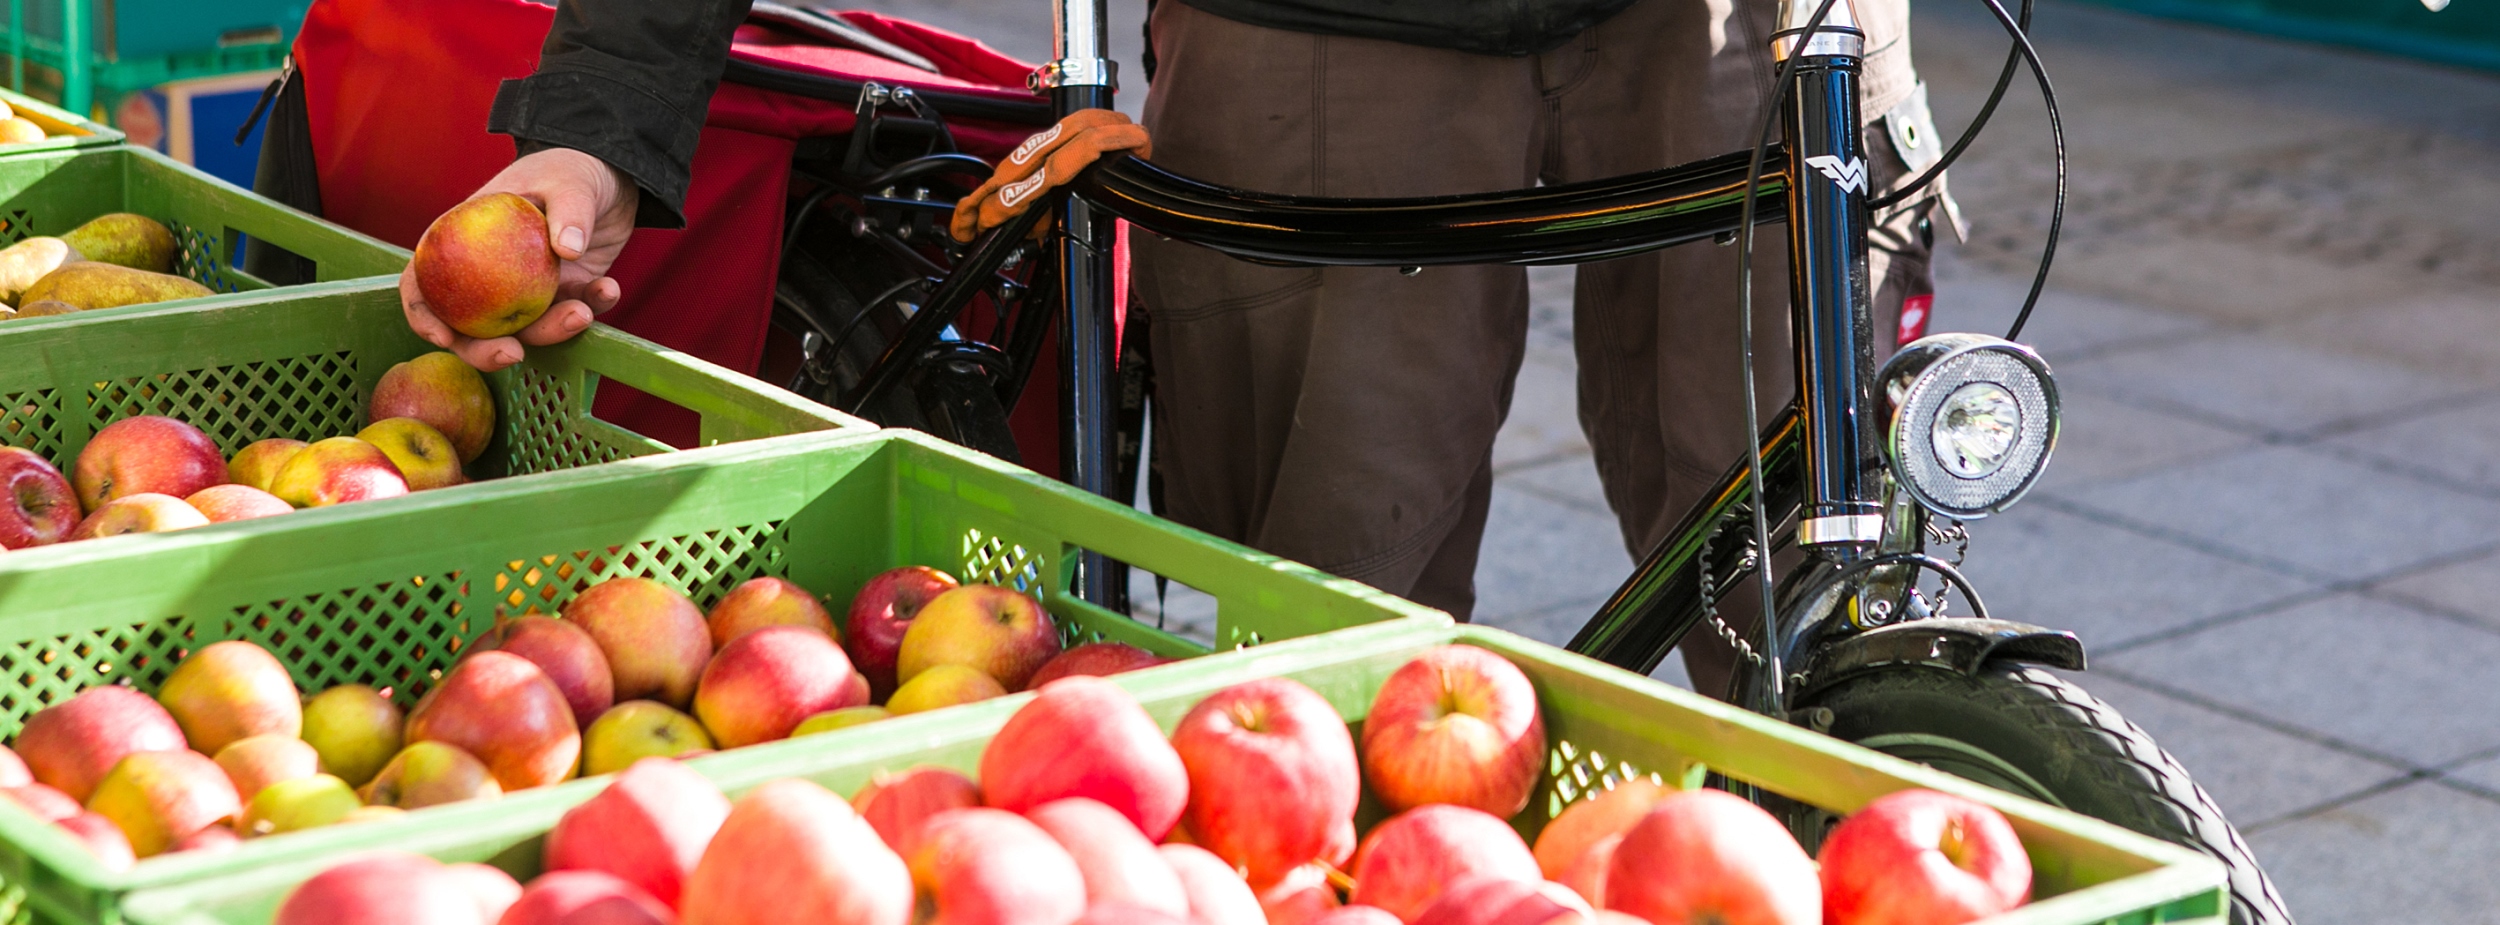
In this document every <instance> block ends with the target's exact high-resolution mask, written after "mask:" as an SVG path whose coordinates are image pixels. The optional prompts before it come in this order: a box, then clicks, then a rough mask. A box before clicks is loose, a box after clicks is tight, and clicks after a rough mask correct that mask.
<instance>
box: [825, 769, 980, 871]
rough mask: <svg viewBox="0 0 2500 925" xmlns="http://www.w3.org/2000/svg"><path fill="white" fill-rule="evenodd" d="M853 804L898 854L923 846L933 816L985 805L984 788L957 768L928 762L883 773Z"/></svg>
mask: <svg viewBox="0 0 2500 925" xmlns="http://www.w3.org/2000/svg"><path fill="white" fill-rule="evenodd" d="M851 805H852V806H855V807H858V809H859V815H860V817H861V818H863V819H866V820H868V825H869V827H870V828H873V829H876V830H877V837H879V838H883V839H885V843H886V844H888V845H892V846H894V851H895V853H897V854H903V855H908V854H911V853H912V851H913V850H914V849H917V848H918V847H920V831H921V829H922V828H923V827H924V826H926V825H927V824H928V822H929V819H930V818H931V817H934V816H936V815H937V814H939V813H943V812H946V811H948V810H954V809H969V808H971V807H975V806H979V805H981V788H980V786H979V785H977V784H974V783H973V782H972V778H969V777H965V776H963V774H962V772H959V771H956V770H955V769H953V768H946V767H939V766H937V765H933V764H924V765H919V766H916V767H913V768H911V769H909V770H906V771H904V772H902V773H900V774H884V773H879V774H878V775H877V776H876V777H874V778H872V779H870V780H869V781H868V786H866V787H862V788H860V791H859V793H857V794H854V795H853V796H852V797H851Z"/></svg>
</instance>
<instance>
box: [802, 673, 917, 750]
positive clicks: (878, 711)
mask: <svg viewBox="0 0 2500 925" xmlns="http://www.w3.org/2000/svg"><path fill="white" fill-rule="evenodd" d="M852 677H854V678H856V677H859V676H858V675H852ZM893 715H894V712H893V711H891V710H888V709H886V708H884V707H879V706H866V707H843V708H842V709H839V710H827V711H825V712H823V713H818V714H816V715H814V716H810V717H808V718H806V719H803V720H800V721H799V725H798V727H797V728H794V729H792V730H790V737H791V738H793V739H795V738H798V737H800V736H812V735H815V734H817V733H819V732H832V731H834V730H836V729H849V728H851V727H853V726H865V725H867V724H869V723H873V722H876V721H878V720H881V719H887V718H890V717H892V716H893Z"/></svg>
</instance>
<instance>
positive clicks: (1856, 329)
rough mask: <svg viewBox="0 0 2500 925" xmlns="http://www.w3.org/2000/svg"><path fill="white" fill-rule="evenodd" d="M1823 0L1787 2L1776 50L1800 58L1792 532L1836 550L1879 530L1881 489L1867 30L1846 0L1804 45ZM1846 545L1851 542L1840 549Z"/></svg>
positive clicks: (1791, 148) (1795, 120) (1793, 192)
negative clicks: (1800, 444)
mask: <svg viewBox="0 0 2500 925" xmlns="http://www.w3.org/2000/svg"><path fill="white" fill-rule="evenodd" d="M1817 5H1818V4H1816V3H1814V2H1811V0H1791V2H1789V3H1787V4H1784V6H1785V7H1786V14H1785V15H1784V16H1783V20H1788V21H1783V22H1782V23H1781V27H1782V31H1781V32H1779V33H1776V34H1775V37H1774V38H1773V40H1772V41H1773V42H1774V50H1775V51H1776V53H1777V55H1778V57H1779V58H1780V59H1781V60H1783V61H1786V60H1788V59H1790V58H1792V57H1793V58H1795V59H1796V64H1795V66H1796V77H1795V83H1794V84H1792V85H1791V86H1790V88H1789V92H1788V100H1787V104H1786V105H1787V110H1786V112H1785V113H1784V115H1785V116H1786V117H1787V119H1786V128H1787V135H1788V175H1789V176H1790V177H1791V178H1793V179H1792V185H1791V186H1790V187H1789V189H1790V194H1789V199H1788V234H1789V256H1790V261H1791V275H1790V280H1791V284H1790V285H1791V291H1790V294H1789V299H1790V301H1789V310H1790V312H1791V313H1792V319H1793V325H1794V331H1795V337H1796V350H1797V394H1798V396H1799V397H1800V402H1799V410H1800V412H1801V413H1802V414H1803V416H1804V423H1805V438H1806V439H1805V444H1806V454H1805V463H1806V495H1805V508H1804V509H1803V510H1802V511H1800V512H1799V513H1798V528H1797V539H1798V542H1800V543H1802V544H1804V545H1805V546H1807V547H1809V548H1819V547H1833V548H1836V549H1835V551H1838V550H1845V549H1847V548H1853V547H1854V548H1864V547H1865V546H1867V545H1871V544H1873V543H1874V542H1875V540H1876V539H1877V538H1878V537H1879V536H1881V535H1882V532H1883V521H1884V515H1883V506H1882V504H1881V503H1880V502H1879V501H1878V500H1877V494H1878V493H1877V491H1876V489H1877V486H1878V484H1879V482H1878V479H1879V477H1880V476H1879V473H1878V469H1877V467H1878V466H1880V464H1881V460H1882V450H1881V443H1880V442H1879V441H1880V440H1881V433H1882V426H1881V424H1880V422H1877V421H1875V420H1874V419H1873V415H1874V414H1875V411H1876V408H1877V406H1876V404H1875V401H1874V395H1873V393H1872V391H1871V389H1872V387H1873V384H1874V382H1875V365H1874V364H1875V354H1874V352H1873V345H1874V343H1875V327H1874V322H1873V319H1872V315H1871V313H1870V312H1869V310H1868V308H1869V303H1870V302H1872V301H1873V296H1872V294H1871V292H1870V289H1871V286H1870V282H1869V280H1868V279H1867V255H1866V230H1867V227H1868V213H1867V205H1866V201H1867V183H1868V180H1869V177H1868V176H1867V164H1866V151H1865V146H1864V140H1863V135H1862V134H1861V132H1860V129H1859V125H1858V68H1859V65H1860V57H1859V56H1860V53H1861V50H1862V49H1863V48H1864V46H1865V37H1864V35H1863V34H1862V33H1860V32H1859V31H1858V27H1857V17H1856V15H1855V10H1853V9H1852V8H1851V7H1852V4H1851V3H1850V2H1849V0H1839V2H1837V3H1835V4H1833V6H1832V9H1831V12H1830V13H1829V15H1828V17H1827V18H1826V19H1825V20H1824V22H1823V23H1822V25H1821V26H1820V27H1818V28H1817V29H1816V30H1815V32H1814V34H1813V36H1812V37H1811V39H1810V40H1808V41H1806V42H1805V44H1804V47H1803V48H1799V47H1797V44H1798V40H1799V39H1800V38H1802V37H1803V36H1802V35H1801V34H1800V33H1799V32H1792V31H1789V30H1792V29H1793V30H1802V29H1803V27H1804V25H1805V23H1804V22H1803V19H1804V18H1806V17H1807V16H1809V15H1811V12H1812V10H1813V9H1814V8H1815V7H1816V6H1817ZM1842 554H1843V555H1845V554H1846V553H1845V552H1843V553H1842Z"/></svg>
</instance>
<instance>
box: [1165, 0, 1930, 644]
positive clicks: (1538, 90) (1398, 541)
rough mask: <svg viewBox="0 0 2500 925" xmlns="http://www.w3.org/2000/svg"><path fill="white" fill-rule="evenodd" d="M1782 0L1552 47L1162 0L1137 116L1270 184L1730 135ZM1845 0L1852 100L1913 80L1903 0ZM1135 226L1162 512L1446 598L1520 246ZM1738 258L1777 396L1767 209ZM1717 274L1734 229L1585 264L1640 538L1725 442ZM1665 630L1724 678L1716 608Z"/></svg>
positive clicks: (1523, 298)
mask: <svg viewBox="0 0 2500 925" xmlns="http://www.w3.org/2000/svg"><path fill="white" fill-rule="evenodd" d="M1774 7H1775V3H1773V2H1771V0H1736V2H1734V4H1733V6H1732V5H1731V0H1640V2H1638V3H1635V4H1634V5H1633V6H1631V7H1630V8H1628V9H1626V10H1625V11H1624V12H1622V13H1619V14H1617V15H1616V16H1614V17H1613V18H1612V19H1609V20H1607V21H1605V22H1603V23H1600V24H1599V25H1597V26H1595V27H1592V28H1590V29H1588V30H1587V31H1586V32H1584V33H1582V34H1581V35H1579V36H1578V37H1575V38H1574V39H1572V40H1571V41H1570V42H1568V43H1566V44H1564V45H1563V46H1562V47H1560V48H1557V49H1554V50H1552V51H1549V52H1546V53H1543V54H1540V55H1533V56H1527V57H1517V58H1510V57H1495V56H1486V55H1476V54H1468V53H1464V52H1456V51H1448V50H1443V49H1435V48H1424V47H1419V46H1412V45H1404V44H1399V43H1394V42H1386V41H1379V40H1372V39H1360V38H1347V37H1342V36H1324V35H1313V34H1306V33H1299V32H1287V31H1281V30H1275V29H1268V28H1263V27H1259V26H1252V25H1248V24H1245V23H1241V22H1236V21H1233V20H1228V19H1224V18H1221V17H1218V16H1215V15H1213V14H1209V13H1205V12H1202V11H1199V10H1196V9H1193V8H1191V7H1189V6H1187V5H1186V3H1185V0H1167V2H1163V3H1159V4H1157V5H1156V7H1155V12H1154V15H1153V18H1152V20H1151V23H1150V26H1149V30H1150V34H1151V37H1152V41H1153V43H1154V51H1155V55H1156V57H1157V58H1158V59H1159V61H1160V70H1158V72H1157V73H1156V75H1155V79H1154V82H1153V85H1152V87H1151V88H1150V89H1149V91H1148V93H1147V97H1146V108H1145V124H1146V126H1147V127H1148V128H1149V129H1150V130H1151V131H1152V132H1153V134H1154V140H1155V141H1154V144H1155V161H1156V162H1157V163H1159V164H1162V165H1164V166H1167V167H1170V168H1172V169H1174V170H1177V171H1179V172H1181V173H1184V174H1187V175H1190V176H1193V177H1198V178H1200V179H1205V180H1210V181H1213V182H1217V183H1223V184H1229V185H1233V186H1238V187H1244V188H1248V189H1257V190H1267V191H1275V192H1284V193H1299V194H1306V195H1320V196H1358V197H1374V196H1423V195H1435V194H1447V193H1465V192H1484V191H1491V190H1500V189H1513V188H1519V187H1525V186H1531V185H1534V184H1536V183H1539V182H1545V183H1568V182H1573V181H1579V180H1588V179H1595V178H1601V177H1610V176H1618V175H1622V174H1630V173H1638V172H1641V171H1645V170H1652V169H1656V168H1659V167H1664V166H1669V165H1673V164H1679V163H1684V162H1686V161H1692V160H1698V159H1701V158H1704V157H1710V156H1714V155H1719V154H1725V153H1727V152H1730V151H1735V150H1740V149H1743V148H1745V147H1746V146H1747V144H1748V137H1747V136H1748V135H1749V134H1750V133H1751V132H1752V131H1753V130H1754V127H1755V120H1756V119H1758V118H1759V116H1758V113H1759V111H1760V107H1761V105H1762V101H1763V99H1764V97H1765V96H1766V95H1767V94H1768V93H1769V92H1770V90H1771V84H1772V81H1773V79H1774V76H1775V74H1774V66H1773V63H1772V61H1771V56H1770V51H1769V49H1770V33H1771V31H1772V19H1773V15H1774V12H1775V10H1774ZM1888 7H1889V9H1887V8H1888ZM1859 10H1860V15H1861V16H1863V17H1864V18H1865V20H1866V22H1865V25H1866V27H1867V31H1868V32H1869V33H1870V35H1869V41H1868V45H1867V48H1868V52H1869V54H1868V66H1867V69H1866V75H1867V79H1866V93H1865V97H1866V98H1865V109H1866V112H1867V113H1868V114H1869V115H1868V119H1869V120H1870V121H1872V120H1874V119H1875V118H1876V117H1877V115H1879V114H1881V113H1883V112H1885V111H1886V110H1887V109H1889V108H1891V107H1892V106H1893V105H1894V104H1895V103H1897V102H1899V101H1900V100H1901V99H1903V98H1904V97H1906V96H1907V95H1908V94H1909V92H1910V90H1911V87H1912V85H1913V84H1914V83H1915V78H1914V77H1913V76H1912V74H1911V69H1910V66H1909V48H1908V44H1909V43H1908V41H1907V38H1906V29H1907V13H1908V11H1907V6H1906V0H1860V2H1859ZM1868 136H1869V137H1868V142H1869V149H1870V151H1869V154H1870V157H1869V160H1870V162H1871V163H1870V167H1871V168H1872V169H1873V171H1874V173H1875V176H1874V178H1873V179H1874V180H1875V181H1876V182H1877V184H1878V186H1877V188H1878V189H1881V188H1883V186H1882V185H1881V184H1883V183H1885V182H1887V181H1888V180H1890V179H1894V178H1898V177H1899V175H1900V173H1901V169H1902V168H1901V166H1900V164H1899V160H1898V157H1897V156H1896V155H1895V154H1894V153H1893V147H1892V143H1891V141H1890V140H1889V139H1888V138H1886V137H1885V136H1884V135H1883V133H1882V132H1880V131H1870V132H1869V133H1868ZM1907 227H1908V223H1907V222H1906V221H1897V220H1896V221H1892V222H1888V223H1887V229H1888V230H1889V231H1890V232H1891V233H1890V234H1887V235H1880V236H1879V241H1878V243H1879V245H1880V246H1879V247H1878V249H1877V250H1878V252H1877V254H1876V256H1875V260H1874V265H1873V266H1872V267H1871V273H1872V276H1871V278H1872V279H1873V280H1876V281H1877V282H1878V284H1879V291H1878V293H1877V304H1878V305H1879V306H1884V307H1885V310H1884V311H1883V314H1884V317H1878V318H1877V319H1876V329H1877V330H1878V331H1879V332H1882V333H1883V339H1884V340H1886V341H1887V342H1889V340H1890V339H1891V332H1892V331H1893V324H1894V322H1893V320H1892V318H1891V317H1890V314H1891V311H1893V310H1897V308H1898V306H1899V305H1900V303H1901V299H1902V296H1903V294H1904V292H1906V291H1909V290H1910V289H1911V288H1912V287H1923V286H1924V285H1925V279H1926V255H1925V252H1924V248H1923V247H1921V246H1919V245H1918V244H1917V242H1916V241H1915V240H1911V239H1910V235H1908V234H1907V233H1906V229H1907ZM1131 247H1132V256H1133V258H1134V268H1135V269H1134V275H1133V276H1132V280H1133V287H1132V289H1131V292H1132V294H1133V297H1134V298H1135V300H1136V304H1138V305H1139V306H1141V307H1142V308H1143V309H1144V310H1145V311H1147V312H1149V313H1150V314H1151V317H1152V335H1151V350H1152V351H1153V357H1154V364H1155V378H1156V384H1155V388H1156V392H1155V400H1156V412H1155V417H1154V428H1155V435H1156V440H1155V446H1154V452H1153V459H1154V461H1155V465H1156V466H1157V467H1158V469H1159V471H1160V474H1161V476H1162V478H1163V485H1164V487H1163V498H1164V502H1165V506H1166V513H1167V514H1168V515H1169V516H1171V517H1173V518H1174V519H1177V520H1179V521H1180V522H1182V523H1185V524H1189V525H1191V526H1194V527H1198V528H1200V529H1203V530H1206V531H1208V532H1210V533H1213V534H1215V535H1217V536H1222V537H1225V538H1227V539H1232V540H1236V541H1239V542H1242V543H1246V544H1248V545H1250V546H1253V547H1256V548H1258V549H1261V550H1265V551H1267V552H1271V553H1274V554H1276V555H1279V556H1283V557H1286V558H1289V559H1294V560H1298V561H1301V562H1304V563H1308V564H1310V565H1311V566H1313V567H1316V568H1319V569H1321V570H1323V571H1327V572H1331V573H1335V574H1338V575H1342V576H1345V577H1348V578H1353V579H1356V580H1359V581H1362V582H1365V583H1367V584H1370V585H1373V586H1375V587H1378V588H1380V589H1382V590H1385V591H1388V592H1391V593H1393V594H1398V595H1401V596H1405V597H1408V598H1411V599H1413V600H1416V601H1419V602H1421V603H1424V604H1428V605H1431V606H1435V607H1440V608H1443V609H1446V610H1448V611H1450V612H1451V613H1452V614H1454V615H1457V616H1458V617H1459V618H1461V619H1465V618H1466V617H1467V616H1468V615H1469V612H1470V610H1471V609H1472V607H1473V605H1474V602H1475V580H1474V576H1475V570H1476V560H1477V547H1478V545H1479V543H1480V541H1481V540H1482V538H1483V535H1484V527H1485V515H1486V511H1487V508H1488V507H1489V505H1490V502H1491V497H1492V489H1493V469H1492V451H1493V438H1494V434H1495V432H1496V431H1498V430H1500V429H1501V426H1502V421H1503V418H1504V416H1505V415H1506V414H1507V413H1508V411H1509V408H1510V398H1511V386H1512V382H1513V380H1514V379H1515V378H1516V376H1517V374H1518V371H1519V364H1520V361H1521V357H1522V353H1523V351H1524V350H1525V348H1526V340H1527V328H1528V311H1527V302H1528V291H1527V277H1526V271H1525V270H1523V269H1521V268H1518V267H1509V266H1463V267H1433V268H1428V269H1425V270H1423V271H1422V272H1421V273H1419V274H1417V275H1414V276H1406V275H1403V274H1401V273H1400V272H1399V271H1398V270H1397V269H1394V268H1377V269H1375V268H1325V269H1320V268H1279V267H1269V266H1259V265H1254V264H1250V263H1245V262H1242V261H1238V260H1234V259H1232V258H1229V257H1226V256H1224V255H1222V254H1219V253H1216V252H1214V251H1211V250H1207V249H1204V248H1200V247H1196V246H1193V245H1189V244H1184V243H1180V242H1175V241H1170V240H1164V239H1160V238H1156V237H1155V236H1153V235H1148V234H1139V235H1136V236H1134V237H1133V238H1132V241H1131ZM1905 258H1906V259H1905ZM1754 266H1755V273H1756V277H1755V284H1754V300H1755V301H1754V304H1755V311H1756V321H1755V328H1754V330H1755V336H1756V340H1755V348H1756V349H1755V355H1756V363H1755V371H1756V375H1757V377H1758V379H1757V383H1758V386H1759V390H1760V397H1761V402H1762V405H1761V407H1762V413H1763V415H1764V416H1765V417H1766V418H1767V417H1768V416H1769V415H1770V414H1772V413H1773V412H1774V411H1775V410H1776V409H1777V408H1779V406H1780V405H1781V404H1782V403H1784V402H1785V401H1786V397H1787V396H1789V395H1791V394H1793V393H1794V392H1795V385H1794V381H1793V376H1794V374H1793V373H1792V372H1791V369H1792V368H1793V364H1792V362H1791V353H1790V349H1789V346H1788V334H1787V331H1788V316H1787V311H1788V309H1787V302H1788V282H1787V270H1786V266H1787V260H1786V236H1785V235H1784V234H1783V233H1782V232H1781V230H1780V229H1778V228H1776V227H1775V228H1771V229H1768V230H1767V233H1761V234H1758V235H1757V240H1756V247H1755V255H1754ZM1736 290H1737V286H1736V250H1735V248H1732V247H1714V246H1712V245H1710V244H1708V243H1700V244H1693V245H1686V246H1683V247H1678V248H1672V249H1669V250H1665V251H1658V252H1653V253H1649V254H1643V255H1640V256H1635V257H1627V258H1622V259H1618V260H1610V261H1606V262H1603V263H1593V264H1587V265H1584V266H1582V267H1580V268H1579V278H1578V287H1577V290H1576V291H1575V293H1574V306H1573V318H1574V329H1575V332H1576V333H1575V337H1576V341H1577V343H1576V352H1577V354H1578V358H1579V417H1580V426H1581V428H1582V429H1583V431H1584V432H1585V433H1586V434H1587V435H1588V439H1589V443H1590V445H1591V447H1592V448H1593V449H1594V451H1595V455H1596V461H1597V469H1598V474H1599V476H1600V477H1601V479H1602V480H1603V482H1604V485H1605V493H1606V500H1607V503H1608V504H1609V506H1611V507H1612V508H1613V510H1614V513H1615V516H1616V518H1617V520H1618V522H1619V524H1620V527H1621V529H1622V533H1623V541H1624V544H1625V546H1626V547H1627V548H1628V549H1629V550H1631V553H1632V556H1633V558H1635V559H1638V558H1640V557H1642V556H1643V555H1644V554H1646V553H1647V552H1648V550H1649V549H1650V548H1651V546H1653V545H1654V544H1656V543H1657V542H1658V541H1659V540H1660V539H1661V538H1662V536H1663V535H1664V534H1665V533H1666V532H1667V531H1668V530H1670V529H1673V527H1674V525H1675V522H1676V520H1677V519H1678V518H1679V517H1680V516H1681V515H1682V513H1683V511H1684V510H1685V508H1686V507H1688V506H1689V505H1691V504H1692V503H1693V502H1694V500H1695V499H1696V498H1697V497H1698V496H1699V495H1700V494H1701V493H1702V492H1703V491H1705V490H1706V489H1707V488H1708V487H1709V484H1710V482H1711V481H1712V480H1713V479H1715V478H1716V477H1717V476H1718V475H1719V474H1720V473H1721V472H1722V471H1724V470H1726V468H1727V467H1728V466H1729V464H1730V463H1731V462H1733V461H1734V460H1735V459H1736V458H1737V457H1738V455H1739V454H1740V453H1742V452H1743V451H1744V409H1743V406H1742V403H1741V400H1740V399H1739V397H1738V395H1739V388H1740V386H1739V382H1740V380H1739V372H1738V365H1737V364H1738V360H1737V343H1738V340H1737V311H1736V306H1737V291H1736ZM1917 291H1926V290H1925V289H1924V288H1918V289H1917ZM1495 554H1496V555H1499V554H1501V551H1500V550H1496V551H1495ZM1588 590H1589V592H1590V594H1591V595H1592V596H1596V595H1601V594H1603V593H1605V592H1607V591H1610V590H1612V589H1611V588H1590V589H1588ZM1684 650H1685V660H1686V663H1687V665H1688V667H1689V668H1690V670H1691V671H1692V673H1693V677H1694V681H1695V683H1696V685H1697V686H1698V687H1699V689H1700V690H1703V691H1705V692H1712V693H1716V692H1717V691H1718V690H1719V689H1720V687H1721V686H1722V685H1723V680H1722V679H1723V678H1724V677H1725V673H1726V670H1727V669H1726V666H1727V665H1728V663H1729V660H1730V659H1732V658H1733V653H1732V652H1731V651H1729V650H1728V649H1727V648H1726V647H1725V645H1724V644H1723V643H1720V642H1719V641H1718V639H1717V638H1716V637H1715V636H1714V635H1713V634H1711V633H1709V632H1707V631H1699V632H1695V633H1694V634H1692V635H1691V636H1690V637H1688V641H1687V643H1686V645H1685V647H1684Z"/></svg>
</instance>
